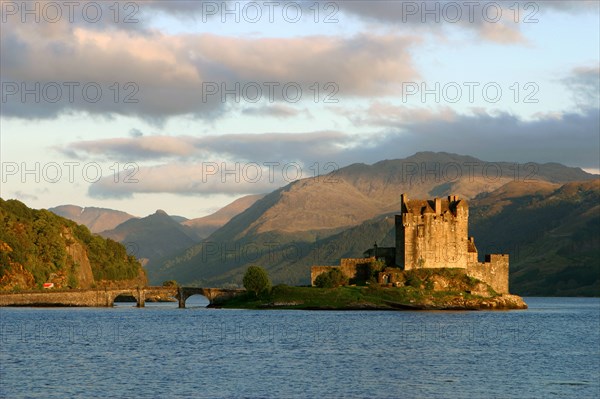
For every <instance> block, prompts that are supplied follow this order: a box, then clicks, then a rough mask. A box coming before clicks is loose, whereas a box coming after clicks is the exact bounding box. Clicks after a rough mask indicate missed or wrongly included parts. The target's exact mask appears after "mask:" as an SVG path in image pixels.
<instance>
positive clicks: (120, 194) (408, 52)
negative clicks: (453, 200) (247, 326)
mask: <svg viewBox="0 0 600 399" xmlns="http://www.w3.org/2000/svg"><path fill="white" fill-rule="evenodd" d="M599 4H600V2H597V1H506V2H503V1H497V2H492V1H472V2H465V1H456V2H454V1H428V2H422V1H417V2H415V1H362V0H357V1H316V0H311V1H256V2H248V1H123V2H115V1H95V2H94V1H76V2H69V1H49V2H47V1H27V2H23V1H6V0H0V84H1V97H2V98H1V102H0V107H1V108H0V165H1V172H2V175H1V181H0V196H1V197H2V198H3V199H9V198H15V199H19V200H21V201H23V202H25V203H26V204H27V205H29V206H31V207H34V208H49V207H53V206H58V205H63V204H75V205H79V206H83V207H88V206H96V207H104V208H112V209H119V210H123V211H126V212H129V213H131V214H133V215H136V216H145V215H148V214H151V213H153V212H154V211H155V210H157V209H163V210H165V211H166V212H167V213H169V214H172V215H181V216H185V217H188V218H195V217H200V216H204V215H207V214H209V213H212V212H214V211H216V210H217V209H219V208H221V207H222V206H224V205H226V204H228V203H229V202H231V201H233V200H234V199H236V198H238V197H240V196H243V195H247V194H256V193H266V192H270V191H273V190H275V189H277V188H279V187H281V186H284V185H286V184H288V183H290V182H291V181H294V180H296V179H298V178H302V177H309V176H314V175H319V174H325V173H328V172H331V171H333V170H336V169H338V168H341V167H344V166H347V165H350V164H353V163H367V164H372V163H375V162H377V161H381V160H384V159H398V158H404V157H407V156H410V155H412V154H414V153H416V152H419V151H446V152H452V153H458V154H463V155H471V156H475V157H477V158H479V159H482V160H483V161H488V162H494V161H508V162H515V163H519V164H521V163H522V164H525V163H527V162H540V163H546V162H558V163H562V164H565V165H568V166H573V167H580V168H583V169H584V170H587V171H590V172H592V173H598V171H599V169H600V159H599V157H600V155H599V153H600V126H599V120H600V105H599V101H600V100H599V93H600V77H599V74H600V54H599V51H600V50H599V49H600V26H599V21H600V11H599Z"/></svg>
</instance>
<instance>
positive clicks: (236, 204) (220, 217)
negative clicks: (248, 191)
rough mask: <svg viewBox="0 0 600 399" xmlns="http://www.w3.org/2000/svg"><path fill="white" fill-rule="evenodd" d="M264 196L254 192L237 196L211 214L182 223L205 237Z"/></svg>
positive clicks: (199, 235)
mask: <svg viewBox="0 0 600 399" xmlns="http://www.w3.org/2000/svg"><path fill="white" fill-rule="evenodd" d="M264 196H265V195H264V194H255V195H247V196H245V197H241V198H238V199H236V200H235V201H233V202H232V203H231V204H229V205H226V206H224V207H223V208H221V209H219V210H218V211H216V212H215V213H213V214H211V215H208V216H204V217H201V218H197V219H190V220H185V221H183V222H182V224H183V225H185V226H188V227H190V228H191V229H192V230H193V231H194V232H195V233H196V235H197V236H198V237H201V238H206V237H208V236H209V235H210V234H211V233H213V232H214V231H215V230H217V229H218V228H219V227H222V226H223V225H225V224H226V223H227V222H229V221H230V220H231V218H233V217H234V216H236V215H238V214H240V213H242V212H243V211H245V210H246V209H248V208H249V207H250V206H251V205H253V204H254V203H255V202H256V201H258V200H259V199H261V198H263V197H264Z"/></svg>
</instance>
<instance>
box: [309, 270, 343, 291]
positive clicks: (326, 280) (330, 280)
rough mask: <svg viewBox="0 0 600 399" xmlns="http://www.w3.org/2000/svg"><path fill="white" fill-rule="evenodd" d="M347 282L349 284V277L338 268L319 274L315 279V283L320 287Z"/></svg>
mask: <svg viewBox="0 0 600 399" xmlns="http://www.w3.org/2000/svg"><path fill="white" fill-rule="evenodd" d="M346 284H348V278H347V277H346V276H344V273H342V271H341V270H340V269H338V268H333V269H331V270H329V271H328V272H327V273H322V274H319V275H318V276H317V278H316V279H315V285H316V286H317V287H319V288H335V287H341V286H342V285H346Z"/></svg>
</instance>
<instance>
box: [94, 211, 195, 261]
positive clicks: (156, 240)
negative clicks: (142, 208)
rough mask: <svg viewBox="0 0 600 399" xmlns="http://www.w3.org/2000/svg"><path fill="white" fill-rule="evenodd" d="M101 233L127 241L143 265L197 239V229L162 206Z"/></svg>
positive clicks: (125, 242)
mask: <svg viewBox="0 0 600 399" xmlns="http://www.w3.org/2000/svg"><path fill="white" fill-rule="evenodd" d="M100 235H101V236H103V237H106V238H111V239H113V240H115V241H118V242H120V243H122V244H124V245H125V246H126V247H127V250H128V252H129V253H130V254H132V255H134V256H136V257H137V258H139V259H141V260H142V263H144V265H145V264H146V263H148V262H151V261H153V260H156V259H161V258H163V257H166V256H171V255H173V254H175V253H177V252H180V251H183V250H184V249H186V248H189V247H190V246H192V245H194V244H195V243H197V242H198V239H197V238H196V235H195V234H194V232H193V231H192V230H191V229H190V228H189V227H187V226H183V225H181V224H179V223H177V222H176V221H175V220H174V219H173V218H172V217H171V216H169V215H167V213H166V212H165V211H163V210H157V211H156V212H155V213H154V214H152V215H149V216H146V217H145V218H140V219H129V220H127V221H126V222H124V223H121V224H120V225H118V226H117V227H116V228H114V229H112V230H107V231H103V232H101V233H100Z"/></svg>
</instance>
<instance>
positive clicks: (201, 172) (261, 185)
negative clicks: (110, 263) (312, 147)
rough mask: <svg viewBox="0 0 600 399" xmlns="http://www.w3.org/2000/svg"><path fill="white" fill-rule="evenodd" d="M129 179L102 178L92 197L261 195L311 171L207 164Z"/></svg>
mask: <svg viewBox="0 0 600 399" xmlns="http://www.w3.org/2000/svg"><path fill="white" fill-rule="evenodd" d="M128 173H129V175H128V176H126V177H125V176H120V175H119V176H117V178H116V179H115V178H114V176H111V177H104V178H102V179H100V180H99V181H97V182H96V183H94V184H92V185H90V188H89V190H88V194H89V195H90V196H91V197H94V198H131V197H133V194H135V193H175V194H180V195H212V194H229V195H242V194H261V193H266V192H271V191H273V190H275V189H277V188H278V187H281V186H284V185H286V184H288V183H290V182H292V181H294V180H297V179H298V178H302V177H306V176H307V173H311V172H310V170H308V169H304V168H303V166H302V165H300V164H298V163H294V162H288V163H278V164H273V163H258V162H229V161H220V162H215V161H206V162H191V163H179V162H176V163H171V164H162V165H156V166H152V167H140V168H139V169H136V170H135V173H133V174H132V173H131V172H128Z"/></svg>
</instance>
